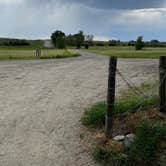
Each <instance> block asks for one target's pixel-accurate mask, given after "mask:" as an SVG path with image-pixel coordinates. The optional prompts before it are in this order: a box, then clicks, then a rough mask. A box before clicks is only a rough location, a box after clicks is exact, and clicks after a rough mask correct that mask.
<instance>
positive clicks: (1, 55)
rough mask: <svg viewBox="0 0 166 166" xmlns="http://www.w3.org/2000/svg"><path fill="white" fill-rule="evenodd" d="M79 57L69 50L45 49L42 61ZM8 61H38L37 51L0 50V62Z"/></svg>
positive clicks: (22, 49) (21, 48)
mask: <svg viewBox="0 0 166 166" xmlns="http://www.w3.org/2000/svg"><path fill="white" fill-rule="evenodd" d="M75 56H79V54H78V53H75V52H73V51H68V50H56V49H51V50H50V49H43V50H42V53H41V59H54V58H68V57H75ZM6 59H36V50H33V49H25V48H23V47H20V48H19V49H17V48H16V47H15V48H13V49H9V48H8V49H4V48H3V49H1V48H0V60H6Z"/></svg>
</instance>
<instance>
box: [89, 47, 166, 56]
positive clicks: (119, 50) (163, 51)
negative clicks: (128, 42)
mask: <svg viewBox="0 0 166 166" xmlns="http://www.w3.org/2000/svg"><path fill="white" fill-rule="evenodd" d="M89 51H91V52H94V53H100V54H103V55H109V56H117V57H120V58H159V57H160V56H162V55H166V48H162V47H157V48H152V47H145V48H144V49H143V50H141V51H136V50H135V47H128V46H112V47H111V46H94V47H90V48H89Z"/></svg>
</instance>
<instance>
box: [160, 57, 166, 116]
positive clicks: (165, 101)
mask: <svg viewBox="0 0 166 166" xmlns="http://www.w3.org/2000/svg"><path fill="white" fill-rule="evenodd" d="M159 85H160V87H159V98H160V111H161V112H165V113H166V56H161V57H160V84H159Z"/></svg>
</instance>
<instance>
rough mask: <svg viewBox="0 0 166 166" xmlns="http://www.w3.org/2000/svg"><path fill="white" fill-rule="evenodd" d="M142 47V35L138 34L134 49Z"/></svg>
mask: <svg viewBox="0 0 166 166" xmlns="http://www.w3.org/2000/svg"><path fill="white" fill-rule="evenodd" d="M143 47H144V42H143V37H142V36H139V37H138V38H137V41H136V43H135V49H136V50H142V49H143Z"/></svg>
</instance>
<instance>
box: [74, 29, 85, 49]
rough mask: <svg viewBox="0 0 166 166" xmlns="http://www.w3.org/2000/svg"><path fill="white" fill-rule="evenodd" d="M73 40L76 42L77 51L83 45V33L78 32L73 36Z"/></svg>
mask: <svg viewBox="0 0 166 166" xmlns="http://www.w3.org/2000/svg"><path fill="white" fill-rule="evenodd" d="M74 38H75V42H76V47H77V49H79V48H80V47H81V46H82V45H83V44H84V41H85V36H84V33H83V31H79V33H77V34H75V35H74Z"/></svg>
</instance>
